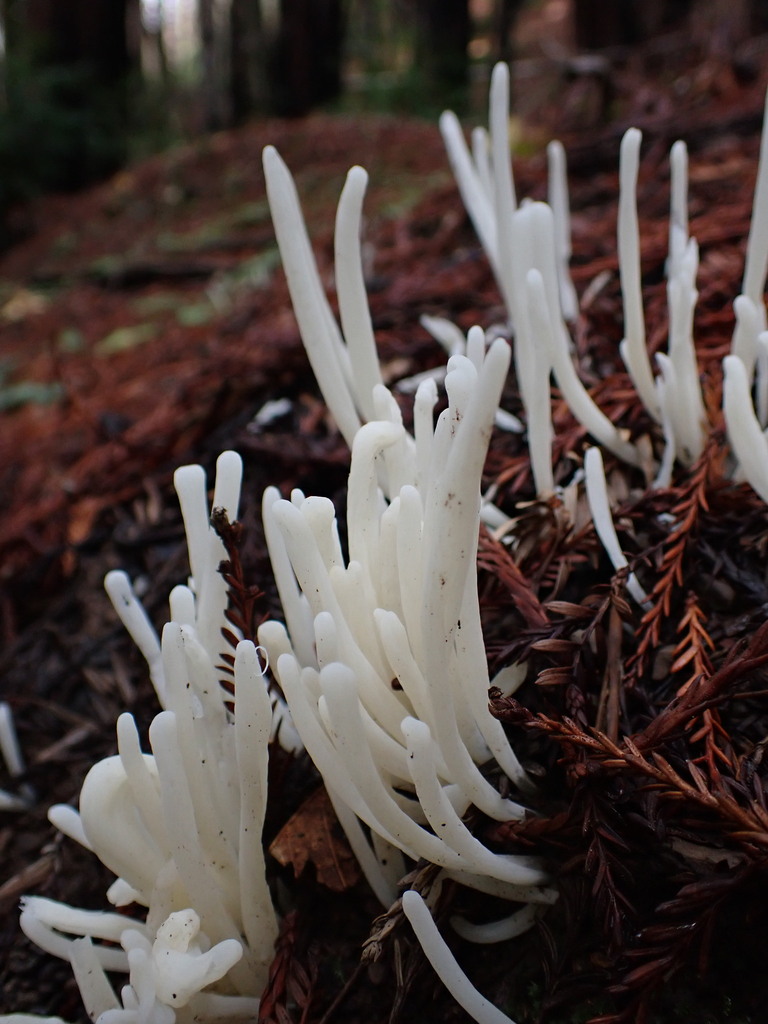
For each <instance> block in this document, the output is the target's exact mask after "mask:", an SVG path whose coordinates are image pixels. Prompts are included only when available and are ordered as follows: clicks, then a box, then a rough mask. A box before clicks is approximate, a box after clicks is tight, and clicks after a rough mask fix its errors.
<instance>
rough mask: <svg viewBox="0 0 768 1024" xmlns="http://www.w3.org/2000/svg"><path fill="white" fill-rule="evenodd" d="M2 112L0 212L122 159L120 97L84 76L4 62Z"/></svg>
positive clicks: (65, 69) (97, 173) (86, 177)
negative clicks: (13, 204)
mask: <svg viewBox="0 0 768 1024" xmlns="http://www.w3.org/2000/svg"><path fill="white" fill-rule="evenodd" d="M2 75H3V86H4V90H3V96H2V104H1V105H0V168H2V174H0V212H3V211H5V210H7V209H8V207H9V206H10V205H11V204H12V203H14V202H17V201H18V200H21V199H25V198H28V197H29V196H30V195H33V194H34V193H35V192H37V191H40V190H45V189H69V188H74V187H76V186H78V185H81V184H83V183H85V182H87V181H89V180H93V179H94V178H97V177H99V176H100V175H103V174H105V173H108V172H109V171H110V170H113V169H114V168H116V167H118V166H119V165H120V163H121V161H122V160H123V158H124V155H125V136H124V131H123V121H124V118H123V117H122V116H121V114H120V102H121V97H120V96H119V95H110V94H109V91H108V90H104V89H96V88H94V87H93V85H92V83H91V81H90V76H89V75H88V73H87V71H86V70H84V69H80V68H72V67H63V66H56V65H52V66H49V67H41V66H38V65H37V64H35V63H33V62H32V61H31V60H29V59H27V58H25V57H11V56H9V57H6V59H5V60H4V63H3V66H2Z"/></svg>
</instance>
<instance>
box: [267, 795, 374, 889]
mask: <svg viewBox="0 0 768 1024" xmlns="http://www.w3.org/2000/svg"><path fill="white" fill-rule="evenodd" d="M269 852H270V853H271V854H272V856H273V857H274V858H275V860H276V861H277V862H278V863H279V864H282V865H283V867H286V866H287V865H288V864H290V865H292V867H293V873H294V875H295V877H296V878H298V877H299V875H300V874H301V873H302V871H303V870H304V868H305V867H306V866H307V863H311V864H314V866H315V871H316V873H317V880H318V882H320V884H321V885H324V886H326V887H327V888H328V889H330V890H331V891H332V892H344V891H345V890H347V889H351V888H352V886H353V885H355V884H356V883H357V882H358V880H359V878H360V867H359V865H358V863H357V860H356V859H355V857H354V855H353V853H352V851H351V849H350V848H349V844H348V843H347V840H346V837H345V836H344V833H343V832H342V830H341V825H339V822H338V819H337V817H336V814H335V813H334V810H333V807H332V805H331V801H330V800H329V798H328V794H327V792H326V791H325V788H324V787H323V786H321V787H320V788H319V789H316V790H315V792H314V793H312V794H311V795H310V796H308V797H307V799H306V800H305V801H304V803H303V804H302V805H301V807H300V808H299V809H298V811H296V813H295V814H293V815H292V816H291V817H290V818H289V819H288V821H287V822H286V823H285V825H283V827H282V828H281V829H280V831H279V832H278V834H277V835H276V836H275V838H274V840H273V841H272V843H271V845H270V847H269Z"/></svg>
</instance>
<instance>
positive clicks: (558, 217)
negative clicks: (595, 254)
mask: <svg viewBox="0 0 768 1024" xmlns="http://www.w3.org/2000/svg"><path fill="white" fill-rule="evenodd" d="M547 168H548V178H549V191H548V196H547V199H548V202H549V205H550V207H551V208H552V215H553V218H554V223H555V251H556V252H557V283H558V289H559V292H560V307H561V309H562V311H563V317H564V318H565V319H566V320H568V321H569V322H571V321H573V320H575V319H576V317H577V316H578V314H579V299H578V296H577V295H576V289H575V288H574V287H573V281H572V280H571V271H570V263H571V211H570V204H569V201H568V171H567V167H566V157H565V149H564V147H563V144H562V143H561V142H558V141H557V140H556V139H555V140H554V141H552V142H550V143H549V145H548V146H547Z"/></svg>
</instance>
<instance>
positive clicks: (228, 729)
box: [21, 452, 329, 1024]
mask: <svg viewBox="0 0 768 1024" xmlns="http://www.w3.org/2000/svg"><path fill="white" fill-rule="evenodd" d="M241 475H242V467H241V462H240V458H239V456H237V455H236V454H235V453H234V452H225V453H224V454H223V455H222V456H220V458H219V460H218V463H217V476H216V484H215V487H214V493H213V508H223V509H224V510H225V511H226V512H227V514H228V516H229V518H230V519H231V520H234V519H235V518H236V516H237V506H238V497H239V491H240V480H241ZM175 482H176V487H177V490H178V492H179V496H180V501H181V505H182V512H183V517H184V522H185V527H186V530H187V539H188V547H189V555H190V565H191V567H192V576H191V577H190V580H189V585H188V586H182V587H176V588H175V589H174V591H173V592H172V595H171V609H172V612H173V613H176V614H177V615H178V617H179V621H171V622H169V623H168V624H166V626H165V628H164V630H163V636H162V641H158V638H157V635H156V634H155V631H154V629H153V627H152V626H151V624H150V622H149V619H148V617H147V616H146V613H145V612H144V610H143V608H142V607H141V605H140V603H139V602H138V601H137V599H136V598H135V596H134V594H133V591H132V589H131V587H130V583H129V582H128V579H127V577H126V576H125V575H124V574H122V573H110V574H109V576H108V578H107V589H108V592H109V594H110V596H111V598H112V600H113V603H114V604H115V607H116V608H117V610H118V613H119V614H120V616H121V618H122V619H123V621H124V622H125V624H126V626H127V628H128V630H129V632H130V633H131V635H132V636H133V637H134V639H135V640H136V642H137V644H138V646H139V648H140V649H141V651H142V653H143V654H144V656H145V658H146V659H147V662H148V664H149V665H150V670H151V675H152V679H153V682H154V684H155V688H156V690H157V694H158V698H159V699H160V701H161V704H162V706H163V708H165V710H163V711H161V712H160V714H159V715H157V716H156V717H155V719H154V721H153V723H152V725H151V727H150V731H149V736H150V743H151V746H152V752H151V753H143V752H142V750H141V745H140V742H139V737H138V733H137V730H136V726H135V724H134V721H133V718H132V716H131V715H127V714H125V715H122V716H121V717H120V719H119V720H118V723H117V739H118V754H117V755H116V756H114V757H108V758H106V759H104V760H102V761H99V762H98V763H97V764H95V765H94V766H93V767H92V768H91V770H90V772H89V773H88V776H87V777H86V779H85V782H84V783H83V787H82V790H81V793H80V801H79V803H80V809H79V813H78V812H77V811H75V810H74V809H73V808H67V807H55V808H52V809H51V814H50V816H51V820H52V821H53V822H54V823H55V824H57V825H58V826H59V827H61V828H62V829H63V830H64V831H65V832H66V834H67V835H69V836H70V837H71V838H73V839H75V840H77V841H78V842H81V843H82V844H83V845H84V846H85V847H86V848H87V849H89V850H91V851H92V852H93V853H95V854H96V855H97V856H98V858H99V859H100V860H101V862H102V863H103V864H105V865H106V866H107V867H108V868H110V869H111V870H112V871H113V872H114V873H115V875H116V876H117V880H116V881H115V882H114V883H113V885H112V886H110V889H109V892H108V897H109V899H110V900H111V901H112V902H113V903H114V904H115V905H116V906H128V905H130V904H133V905H136V906H138V907H143V908H145V914H144V916H143V917H134V918H130V917H126V916H124V915H122V914H114V913H105V912H103V911H80V910H76V909H74V908H72V907H67V906H65V905H63V904H58V903H55V902H53V901H51V900H41V899H39V898H29V899H27V900H26V901H25V903H24V906H23V910H22V915H21V925H22V928H23V930H24V931H25V933H26V934H27V935H28V936H29V937H30V938H31V939H32V940H33V941H34V942H36V943H37V944H38V945H40V946H41V947H42V948H43V949H46V950H47V951H48V952H50V953H53V954H54V955H56V956H60V957H63V958H64V959H68V960H69V961H70V963H71V964H72V968H73V971H74V973H75V977H76V980H77V982H78V985H79V986H80V988H81V992H82V995H83V1000H84V1003H85V1005H86V1009H87V1010H88V1013H89V1015H90V1016H91V1017H92V1018H93V1019H94V1020H95V1021H97V1024H163V1022H167V1024H198V1022H199V1024H218V1022H220V1021H225V1020H231V1021H235V1020H241V1021H242V1020H247V1019H253V1017H254V1016H255V1014H256V1012H257V1010H258V997H259V995H260V993H261V991H262V988H263V986H264V984H265V982H266V979H267V971H268V967H269V964H270V963H271V960H272V957H273V954H274V943H275V939H276V937H277V918H276V915H275V911H274V908H273V905H272V899H271V895H270V892H269V888H268V886H267V882H266V877H265V863H264V852H263V848H262V840H261V832H262V826H263V822H264V814H265V811H266V801H267V747H268V744H269V742H270V739H271V738H272V737H273V736H274V734H275V731H276V730H278V732H279V736H280V739H281V740H282V741H283V742H284V743H286V745H287V746H288V747H289V749H296V744H297V743H299V742H300V741H299V740H298V737H297V736H296V733H295V730H294V729H293V726H292V723H290V722H289V720H288V718H287V717H286V716H287V710H284V709H282V708H281V707H280V706H279V705H278V704H277V701H276V698H272V699H270V696H269V694H268V692H267V688H266V685H265V682H264V679H263V669H262V666H261V662H260V660H259V652H258V651H257V649H256V648H255V647H254V645H253V644H252V643H250V641H241V642H240V643H239V644H238V646H237V650H236V653H235V658H234V705H235V712H236V713H235V715H234V717H233V715H232V714H230V712H229V711H228V710H227V707H226V705H225V697H226V696H228V695H227V694H225V693H224V691H223V690H222V689H221V686H220V683H219V679H218V674H219V669H218V668H217V667H216V666H217V664H218V662H219V660H220V650H221V648H222V646H223V645H224V640H223V638H222V637H221V628H222V626H223V625H224V624H225V623H226V621H227V620H226V618H225V614H224V613H225V610H226V603H227V595H226V588H225V586H224V584H223V580H222V579H221V576H220V574H219V573H218V571H217V570H218V564H219V561H220V560H221V558H222V557H224V554H225V551H224V548H223V545H222V543H221V541H220V540H219V538H218V536H217V535H216V534H215V532H214V531H213V529H212V528H211V526H210V525H209V521H208V519H209V511H208V503H207V497H206V482H205V476H204V474H203V472H202V470H201V469H200V468H199V467H194V466H193V467H183V468H182V469H180V470H179V471H178V472H177V474H176V477H175ZM326 520H327V521H329V520H328V517H327V516H326ZM230 632H232V630H231V628H230ZM273 706H277V711H276V712H273ZM276 722H277V723H278V724H277V725H276ZM105 971H110V972H111V971H116V972H122V973H124V974H127V975H128V981H127V984H126V985H125V986H124V987H123V989H122V990H121V993H120V998H118V996H117V995H116V994H115V992H114V990H113V988H112V985H111V983H110V982H109V980H108V978H107V976H106V974H105ZM211 986H213V987H214V991H210V990H209V989H210V987H211ZM219 986H221V988H220V990H218V991H217V990H216V989H217V988H218V987H219ZM203 989H207V990H208V991H205V992H204V991H203Z"/></svg>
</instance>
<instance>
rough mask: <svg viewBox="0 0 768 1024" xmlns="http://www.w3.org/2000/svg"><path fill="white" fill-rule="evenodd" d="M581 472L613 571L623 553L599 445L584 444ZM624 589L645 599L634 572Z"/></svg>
mask: <svg viewBox="0 0 768 1024" xmlns="http://www.w3.org/2000/svg"><path fill="white" fill-rule="evenodd" d="M584 472H585V477H586V484H587V501H588V502H589V508H590V511H591V513H592V520H593V522H594V524H595V531H596V532H597V535H598V537H599V538H600V542H601V543H602V545H603V547H604V548H605V551H606V554H607V555H608V557H609V558H610V560H611V563H612V565H613V567H614V569H616V570H617V571H618V570H619V569H625V568H626V567H627V565H628V562H627V559H626V556H625V554H624V552H623V551H622V550H621V545H620V544H619V538H618V536H617V535H616V527H615V526H614V525H613V516H612V515H611V506H610V502H609V500H608V487H607V485H606V481H605V469H604V467H603V456H602V455H601V454H600V449H599V448H587V450H586V452H585V453H584ZM627 590H628V591H629V592H630V594H631V595H632V597H634V599H635V600H636V601H637V603H638V604H639V605H643V604H645V603H646V601H647V600H648V595H647V594H646V593H645V591H644V590H643V588H642V587H641V586H640V583H639V582H638V580H637V577H636V576H635V574H634V573H630V574H629V576H627Z"/></svg>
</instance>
